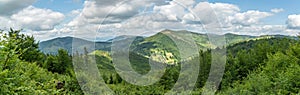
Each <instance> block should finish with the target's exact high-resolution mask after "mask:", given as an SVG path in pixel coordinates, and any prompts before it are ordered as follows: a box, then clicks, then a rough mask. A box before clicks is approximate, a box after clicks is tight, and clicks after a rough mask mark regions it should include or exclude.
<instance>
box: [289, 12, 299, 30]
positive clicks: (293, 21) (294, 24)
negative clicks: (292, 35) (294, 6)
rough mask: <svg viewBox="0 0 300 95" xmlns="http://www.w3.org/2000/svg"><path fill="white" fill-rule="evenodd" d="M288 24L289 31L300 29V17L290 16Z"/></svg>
mask: <svg viewBox="0 0 300 95" xmlns="http://www.w3.org/2000/svg"><path fill="white" fill-rule="evenodd" d="M286 23H287V27H288V28H289V29H300V15H296V14H294V15H289V16H288V20H287V22H286Z"/></svg>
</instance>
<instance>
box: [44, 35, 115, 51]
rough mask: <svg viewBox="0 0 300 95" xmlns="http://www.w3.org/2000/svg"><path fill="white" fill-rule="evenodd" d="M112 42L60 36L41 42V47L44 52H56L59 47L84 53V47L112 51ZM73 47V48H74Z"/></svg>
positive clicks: (91, 49) (90, 49) (89, 49)
mask: <svg viewBox="0 0 300 95" xmlns="http://www.w3.org/2000/svg"><path fill="white" fill-rule="evenodd" d="M110 46H111V42H92V41H88V40H84V39H80V38H74V37H60V38H55V39H51V40H48V41H43V42H40V45H39V48H40V50H41V51H43V52H44V53H50V54H56V53H57V50H58V49H65V50H68V51H69V53H72V50H74V51H78V52H79V53H82V52H83V51H84V48H87V50H88V51H89V52H92V51H94V50H103V51H110ZM72 47H73V48H72Z"/></svg>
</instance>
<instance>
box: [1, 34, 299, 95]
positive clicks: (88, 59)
mask: <svg viewBox="0 0 300 95" xmlns="http://www.w3.org/2000/svg"><path fill="white" fill-rule="evenodd" d="M176 32H177V33H178V34H180V35H184V34H181V33H182V32H180V31H176ZM164 33H170V32H168V31H164V32H162V33H158V34H156V35H154V36H151V37H147V38H144V37H141V38H138V39H137V40H136V41H135V42H134V44H133V45H135V46H144V47H143V48H141V47H138V48H136V47H132V48H131V51H130V54H129V59H130V62H131V63H130V64H131V66H132V68H133V69H134V70H135V71H136V72H138V73H140V74H146V73H148V72H149V71H150V70H151V67H150V64H149V61H153V62H155V64H163V65H165V66H166V70H165V72H159V73H163V75H162V77H161V78H160V77H159V78H157V77H148V79H150V80H151V79H152V80H155V79H159V81H158V82H156V83H154V84H152V85H148V86H138V85H133V84H131V83H129V82H127V81H125V80H123V79H122V77H121V76H120V75H122V74H123V73H122V72H121V73H117V72H116V69H115V67H114V64H113V63H112V62H113V59H112V54H111V52H110V51H109V49H108V50H106V49H103V50H101V49H99V50H93V51H90V52H88V51H89V50H87V48H84V46H89V45H90V44H87V45H84V44H83V43H89V42H86V41H85V40H81V39H77V38H75V39H77V40H80V41H79V42H80V43H78V44H82V46H83V48H80V50H81V51H83V53H75V54H73V56H71V55H70V52H68V51H69V50H63V49H59V50H58V51H57V53H50V54H49V53H46V54H44V53H43V52H41V51H40V50H39V47H38V43H36V42H37V41H35V39H34V38H33V37H31V36H26V35H24V34H20V31H18V30H17V31H16V30H10V31H7V33H6V34H5V33H2V38H1V42H0V44H1V48H0V54H1V56H0V83H1V84H2V86H1V87H0V94H72V95H82V94H107V93H106V92H105V91H104V92H103V89H104V88H103V87H98V86H100V85H98V84H97V83H99V81H97V80H93V79H95V77H94V76H91V75H95V74H98V73H96V72H94V73H88V74H86V71H89V70H91V69H93V68H88V67H94V66H95V67H97V71H99V74H100V75H99V76H101V77H102V78H103V81H101V82H104V83H105V85H107V87H109V88H110V89H111V91H113V92H114V93H115V94H120V95H124V94H129V95H133V94H143V95H144V94H164V93H167V92H168V91H170V90H171V89H172V88H173V87H174V86H175V85H176V83H177V80H179V79H178V78H179V75H180V74H181V73H182V72H190V71H191V70H194V69H192V68H194V67H191V68H186V69H181V66H183V63H184V65H191V64H194V63H197V64H199V68H200V70H199V71H197V72H199V75H198V77H197V81H196V82H195V84H193V85H194V86H195V87H194V89H193V90H192V91H191V90H189V91H186V92H180V91H179V92H177V91H174V92H173V94H178V93H187V92H190V94H196V95H199V94H201V93H202V92H203V91H205V90H206V89H204V88H203V87H204V85H205V83H206V81H207V79H208V77H209V73H210V72H212V71H211V66H212V63H211V62H212V55H213V54H212V52H211V51H213V50H220V49H223V48H222V47H219V48H211V49H210V48H201V47H200V45H202V46H203V47H205V44H206V43H205V42H206V40H205V39H206V38H205V35H202V34H193V38H194V39H198V40H196V42H197V44H198V45H199V48H201V50H200V51H199V56H194V57H192V58H191V59H190V60H185V61H181V60H180V59H176V60H178V63H177V64H165V62H157V61H156V60H155V59H151V58H150V59H149V57H147V56H146V55H147V52H148V53H149V52H152V51H151V49H155V50H163V51H162V52H170V53H172V54H174V55H176V50H177V49H176V48H175V47H174V43H173V42H172V40H170V38H168V37H166V35H164ZM174 35H177V34H176V33H175V34H174ZM226 35H227V36H228V37H227V38H226V39H230V41H231V42H232V43H231V44H229V45H228V46H227V48H226V51H227V61H226V68H225V71H224V75H223V78H222V81H221V84H220V85H219V86H218V87H217V88H218V89H217V91H216V94H220V95H224V94H225V95H232V94H299V93H300V92H299V91H300V83H299V81H300V80H299V79H300V77H299V75H300V73H299V72H300V64H299V63H300V42H299V40H298V39H297V38H295V37H285V36H264V37H254V36H241V35H240V36H238V35H233V34H226ZM181 37H184V36H181ZM123 38H124V37H123ZM123 38H122V39H123ZM125 38H126V37H125ZM177 38H178V39H181V40H182V42H184V41H185V40H184V38H179V37H177ZM203 39H204V40H203ZM237 39H242V40H237ZM72 40H74V38H70V37H68V38H60V39H54V40H51V41H50V42H51V43H53V44H52V45H55V46H59V45H62V46H60V47H66V46H68V47H69V48H70V47H71V46H72V45H68V44H70V43H69V42H72ZM199 42H203V43H199ZM109 44H110V43H109ZM206 45H207V46H209V45H208V44H206ZM40 46H41V45H40ZM44 46H45V47H43V48H47V46H48V45H47V44H44ZM49 46H51V44H49ZM80 46H81V45H80ZM108 47H109V45H108V46H107V48H108ZM148 48H150V50H149V51H147V49H148ZM82 49H83V50H82ZM53 50H54V49H53ZM144 53H145V54H144ZM174 59H175V58H174ZM121 60H123V59H121ZM124 61H125V60H124ZM74 62H75V63H74ZM94 62H95V64H93V63H94ZM198 62H199V63H198ZM74 64H77V65H74ZM74 70H76V72H75V71H74ZM193 72H196V71H193ZM190 75H191V73H185V74H183V75H182V76H183V77H184V78H185V80H184V81H188V79H191V77H192V76H190ZM179 85H180V87H182V88H181V89H186V86H189V85H192V84H189V83H188V82H183V84H179Z"/></svg>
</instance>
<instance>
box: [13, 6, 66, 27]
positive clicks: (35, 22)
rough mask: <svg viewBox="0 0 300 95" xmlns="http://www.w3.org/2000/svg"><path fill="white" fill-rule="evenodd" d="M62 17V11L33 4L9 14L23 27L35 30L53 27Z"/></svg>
mask: <svg viewBox="0 0 300 95" xmlns="http://www.w3.org/2000/svg"><path fill="white" fill-rule="evenodd" d="M64 18H65V16H64V14H62V13H59V12H54V11H52V10H50V9H40V8H35V7H33V6H29V7H27V8H25V9H23V10H22V11H20V12H18V13H16V14H13V15H12V16H11V19H12V20H14V21H16V22H18V23H20V24H21V25H22V26H23V28H28V29H31V30H37V31H40V30H51V29H54V26H55V25H58V24H60V23H61V22H62V21H63V20H64Z"/></svg>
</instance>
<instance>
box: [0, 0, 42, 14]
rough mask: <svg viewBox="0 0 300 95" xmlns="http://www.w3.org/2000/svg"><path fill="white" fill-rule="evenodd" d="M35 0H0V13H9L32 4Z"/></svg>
mask: <svg viewBox="0 0 300 95" xmlns="http://www.w3.org/2000/svg"><path fill="white" fill-rule="evenodd" d="M35 1H36V0H22V1H20V0H0V15H11V14H13V13H15V12H18V11H19V10H21V9H23V8H25V7H27V6H29V5H31V4H33V3H34V2H35Z"/></svg>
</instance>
